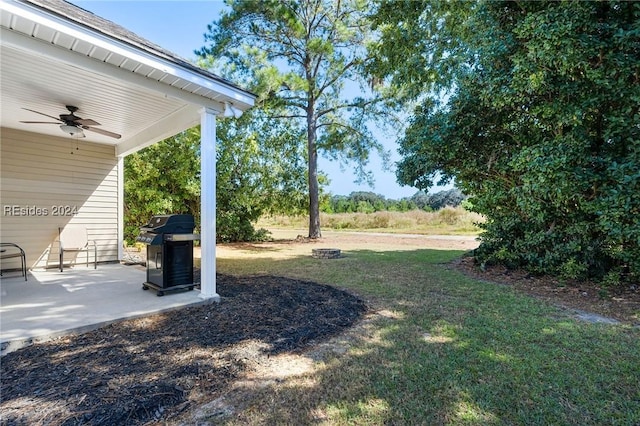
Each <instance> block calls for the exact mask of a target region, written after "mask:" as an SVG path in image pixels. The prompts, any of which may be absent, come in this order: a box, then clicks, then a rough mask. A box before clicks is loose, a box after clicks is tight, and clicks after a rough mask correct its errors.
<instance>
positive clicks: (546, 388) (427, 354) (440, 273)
mask: <svg viewBox="0 0 640 426" xmlns="http://www.w3.org/2000/svg"><path fill="white" fill-rule="evenodd" d="M303 250H308V251H310V247H309V246H306V248H304V249H303ZM285 252H286V253H285ZM345 254H346V256H345V257H344V258H342V259H337V260H328V261H327V260H317V259H313V258H311V257H310V256H308V255H305V254H302V253H301V252H300V250H298V251H297V252H296V251H293V252H292V251H291V250H289V251H288V252H287V249H286V248H281V249H278V248H272V249H269V250H267V251H266V252H259V254H257V253H252V252H250V251H246V252H242V251H241V250H239V249H238V250H236V252H235V253H234V254H233V255H232V256H225V255H224V253H223V255H222V256H221V258H220V259H219V261H218V270H219V272H221V273H227V274H229V273H230V274H253V273H260V274H264V273H268V274H273V275H282V276H289V277H294V278H302V279H307V280H313V281H317V282H322V283H329V284H332V285H335V286H337V287H340V288H345V289H348V290H349V291H351V292H354V293H356V294H358V295H360V296H361V297H362V298H363V299H365V300H367V301H368V302H369V304H370V306H371V307H372V308H373V313H372V315H370V317H369V318H368V319H367V320H366V321H365V322H364V323H363V324H362V325H360V326H359V327H357V329H356V330H355V331H354V332H351V333H350V335H351V338H350V339H349V343H348V344H347V345H346V350H343V351H336V352H330V355H325V356H324V357H323V358H322V359H320V360H316V361H315V370H314V371H313V372H310V373H307V374H306V375H303V376H299V377H293V378H287V379H286V380H284V381H282V382H279V383H273V384H271V385H269V386H265V387H262V388H260V389H257V390H255V391H252V395H251V401H250V402H249V403H247V406H246V407H245V408H244V409H243V410H242V411H241V412H239V413H236V416H235V417H233V418H232V419H228V423H229V424H258V423H260V424H265V423H268V424H274V423H275V424H309V423H319V424H331V425H335V424H338V425H339V424H367V425H368V424H425V425H431V424H452V425H453V424H455V425H459V424H473V425H477V424H488V425H494V424H495V425H502V424H505V425H510V424H518V425H520V424H522V425H525V424H526V425H550V424H554V425H639V424H640V385H639V383H640V342H639V337H640V330H639V329H638V328H632V327H629V326H612V325H597V324H589V323H583V322H579V321H576V320H574V319H573V318H571V317H570V316H569V315H568V314H567V313H566V312H565V311H562V310H560V309H557V308H554V307H552V306H548V305H545V304H544V303H543V302H540V301H538V300H536V299H533V298H531V297H528V296H526V295H521V294H518V293H516V292H515V291H513V290H511V289H510V288H507V287H504V286H499V285H494V284H490V283H485V282H480V281H475V280H473V279H469V278H467V277H465V276H463V275H462V274H460V273H458V272H457V271H455V270H452V269H451V268H450V267H449V266H448V264H447V263H448V262H449V261H450V260H452V259H454V258H455V257H457V256H460V255H461V252H457V251H441V250H440V251H439V250H419V249H418V250H410V251H371V250H354V251H348V252H346V253H345Z"/></svg>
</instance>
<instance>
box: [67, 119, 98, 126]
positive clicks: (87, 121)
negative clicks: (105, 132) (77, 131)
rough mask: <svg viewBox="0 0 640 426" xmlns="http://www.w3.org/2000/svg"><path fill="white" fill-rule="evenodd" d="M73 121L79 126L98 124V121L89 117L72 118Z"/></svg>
mask: <svg viewBox="0 0 640 426" xmlns="http://www.w3.org/2000/svg"><path fill="white" fill-rule="evenodd" d="M73 122H74V123H75V124H79V125H81V126H99V125H100V123H98V122H97V121H95V120H92V119H90V118H78V119H77V120H73Z"/></svg>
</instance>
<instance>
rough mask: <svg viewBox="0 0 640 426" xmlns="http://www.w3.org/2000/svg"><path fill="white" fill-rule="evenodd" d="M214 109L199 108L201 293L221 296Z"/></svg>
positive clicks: (217, 298) (213, 296) (216, 297)
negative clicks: (218, 277) (217, 235)
mask: <svg viewBox="0 0 640 426" xmlns="http://www.w3.org/2000/svg"><path fill="white" fill-rule="evenodd" d="M216 113H217V111H214V110H212V109H208V108H203V109H202V110H201V111H200V221H201V223H200V248H201V250H202V259H201V263H200V274H201V275H200V297H201V298H202V299H212V298H213V299H216V300H220V296H219V295H218V293H216Z"/></svg>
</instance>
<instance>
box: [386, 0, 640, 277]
mask: <svg viewBox="0 0 640 426" xmlns="http://www.w3.org/2000/svg"><path fill="white" fill-rule="evenodd" d="M392 3H393V4H395V2H392ZM407 3H410V4H411V6H410V7H411V8H413V9H415V10H414V11H413V13H412V14H404V15H400V14H401V13H402V9H406V8H407V7H409V6H408V5H407V4H405V3H403V4H402V5H403V6H402V7H398V11H397V13H396V12H395V11H393V10H391V9H390V8H389V4H390V3H387V2H384V3H383V4H382V7H381V8H380V11H381V12H384V13H383V14H382V15H379V19H380V22H387V23H388V24H387V25H388V26H387V27H385V28H388V34H386V39H385V37H383V38H382V39H381V41H380V45H381V46H383V47H381V48H380V49H379V51H380V52H381V53H382V54H383V56H384V54H385V53H386V54H387V56H386V58H387V60H389V58H393V56H392V55H389V54H388V52H389V49H390V47H389V43H393V42H396V41H397V40H398V37H400V36H401V35H402V32H403V31H404V30H406V28H410V29H412V30H413V31H420V34H419V35H417V34H416V33H415V32H412V33H411V37H414V38H415V37H418V38H421V37H422V38H424V40H423V41H422V42H421V46H422V47H423V48H424V49H425V50H418V51H415V52H411V51H410V50H407V49H405V50H402V49H399V50H402V52H403V54H407V55H409V54H410V55H411V58H410V59H409V61H410V62H411V61H416V59H415V58H416V57H418V58H425V57H426V58H427V59H435V58H437V57H438V56H443V55H444V56H445V57H446V58H447V60H446V61H444V62H443V63H442V64H439V63H437V62H436V61H430V60H426V61H423V62H422V63H420V64H419V65H420V66H422V68H421V73H422V74H423V76H420V75H413V74H412V75H405V73H404V72H402V71H396V70H395V69H390V68H389V69H384V68H382V67H380V68H379V70H381V72H382V73H383V74H385V75H386V76H387V77H389V76H391V78H393V79H395V81H396V83H397V84H403V82H406V84H407V85H408V87H411V88H413V89H414V90H415V91H416V92H417V89H416V88H419V87H422V88H423V90H425V91H426V90H432V89H434V88H437V87H438V84H442V86H440V87H444V85H446V84H449V87H450V88H451V91H450V92H449V95H450V97H449V99H448V102H446V103H445V104H440V103H439V102H437V100H436V98H435V97H424V98H423V103H422V105H421V107H420V108H418V109H417V110H416V112H415V115H414V118H413V120H412V123H411V126H410V128H409V129H408V131H407V132H406V134H405V137H404V138H403V140H402V142H401V153H402V155H403V160H402V161H401V162H400V164H399V169H398V178H399V181H400V182H402V183H405V184H410V185H416V186H418V187H421V188H426V187H429V186H431V185H432V184H433V183H434V178H435V177H436V176H437V175H438V173H439V172H440V173H442V175H441V176H443V180H444V181H447V180H449V179H451V178H452V177H455V179H456V184H457V185H458V186H459V187H460V188H461V189H462V190H463V191H464V192H465V193H468V194H472V195H473V199H472V205H473V206H474V210H476V211H477V212H478V213H481V214H483V215H485V217H486V218H487V222H486V223H485V224H483V225H482V227H483V228H484V233H483V236H482V244H481V246H480V248H479V250H477V258H478V259H479V260H480V261H482V262H500V263H503V264H507V265H509V266H514V267H517V266H522V267H525V268H527V269H529V270H530V271H532V272H536V273H551V274H556V275H558V276H561V277H564V278H579V279H585V278H596V279H603V280H605V282H609V283H615V282H620V280H622V279H637V278H638V277H639V276H640V221H639V220H638V215H639V213H640V197H638V196H637V194H639V193H640V3H638V2H618V1H601V2H578V1H567V2H478V3H474V4H472V5H469V4H466V3H462V2H459V3H454V4H453V5H449V6H447V7H456V8H459V9H465V13H464V14H462V15H461V16H464V17H465V20H464V22H458V20H459V17H452V16H451V15H448V14H446V13H430V12H434V11H433V10H431V9H430V8H433V7H434V6H433V5H432V4H431V3H427V2H422V3H419V4H418V3H415V2H407ZM436 3H439V2H436ZM460 3H461V4H460ZM443 8H444V6H440V7H439V11H440V12H441V11H442V9H443ZM435 12H438V10H436V11H435ZM394 22H395V23H401V25H399V26H398V27H397V28H395V29H393V27H392V25H391V24H393V23H394ZM452 22H457V23H458V24H459V25H457V26H456V25H450V24H451V23H452ZM436 27H438V28H443V29H444V30H445V31H443V32H442V33H440V34H439V33H437V32H436V31H433V28H436ZM429 49H431V50H429ZM383 64H384V62H383ZM452 64H455V68H452ZM433 76H438V78H437V79H436V78H434V77H433ZM449 77H451V79H450V80H448V78H449ZM445 83H446V84H445ZM432 93H433V92H432Z"/></svg>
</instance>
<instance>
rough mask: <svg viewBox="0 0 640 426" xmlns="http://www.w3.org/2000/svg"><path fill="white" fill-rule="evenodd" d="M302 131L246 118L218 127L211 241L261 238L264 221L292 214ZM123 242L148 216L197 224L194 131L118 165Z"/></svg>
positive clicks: (301, 197)
mask: <svg viewBox="0 0 640 426" xmlns="http://www.w3.org/2000/svg"><path fill="white" fill-rule="evenodd" d="M302 132H303V129H300V128H296V127H294V126H290V125H288V124H287V123H286V122H279V123H275V124H274V123H273V122H271V121H270V120H267V119H266V116H265V114H264V113H263V112H260V111H257V110H252V111H250V112H247V113H245V114H244V115H243V116H242V117H241V118H240V119H238V120H220V121H219V122H218V126H217V149H216V156H217V158H216V161H217V167H216V174H217V179H216V193H217V197H216V201H217V203H216V239H217V240H218V241H250V240H254V239H256V238H259V237H261V235H260V232H256V230H255V229H254V226H253V224H254V222H255V221H256V220H257V219H258V218H259V217H260V216H261V215H262V214H265V213H287V214H292V213H299V212H300V211H301V210H302V209H303V208H304V201H305V199H306V191H305V186H306V172H305V165H304V162H303V161H302V160H301V156H302V153H301V152H300V150H301V148H300V146H299V143H298V141H299V140H300V134H301V133H302ZM125 177H126V178H125V196H124V198H125V224H126V226H125V237H126V239H127V240H128V241H133V239H134V238H135V236H136V235H137V234H138V232H139V227H140V226H141V225H142V224H144V223H146V222H147V221H148V219H149V218H150V217H151V216H152V215H155V214H169V213H190V214H193V215H194V216H195V218H196V226H199V220H200V130H199V128H198V127H194V128H192V129H189V130H187V131H185V132H182V133H180V134H178V135H176V136H173V137H171V138H169V139H167V140H164V141H162V142H159V143H158V144H155V145H152V146H150V147H148V148H145V149H143V150H141V151H139V152H137V153H135V154H132V155H129V156H127V157H126V158H125Z"/></svg>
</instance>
